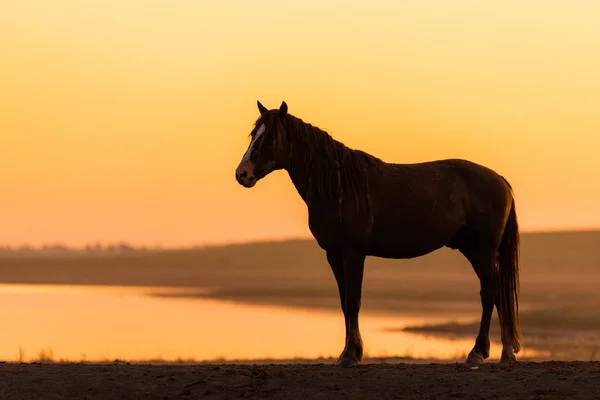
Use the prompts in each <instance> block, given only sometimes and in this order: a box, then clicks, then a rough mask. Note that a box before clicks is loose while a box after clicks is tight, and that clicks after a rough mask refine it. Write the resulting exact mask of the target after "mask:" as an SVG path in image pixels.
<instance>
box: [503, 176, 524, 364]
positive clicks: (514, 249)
mask: <svg viewBox="0 0 600 400" xmlns="http://www.w3.org/2000/svg"><path fill="white" fill-rule="evenodd" d="M507 183H508V182H507ZM508 186H509V187H510V184H509V185H508ZM511 189H512V188H511ZM511 192H512V190H511ZM498 268H499V277H500V287H499V289H500V309H499V310H498V312H499V314H500V318H501V319H500V321H501V322H502V327H501V329H502V333H503V334H502V336H503V338H504V339H505V340H506V341H507V343H506V344H510V345H512V348H513V351H514V352H515V353H518V352H519V350H521V340H522V335H521V328H520V324H519V224H518V222H517V213H516V210H515V199H514V196H513V197H512V205H511V207H510V214H509V215H508V221H507V222H506V226H505V228H504V234H503V236H502V241H501V242H500V248H499V249H498Z"/></svg>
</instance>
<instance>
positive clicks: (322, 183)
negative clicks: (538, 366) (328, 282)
mask: <svg viewBox="0 0 600 400" xmlns="http://www.w3.org/2000/svg"><path fill="white" fill-rule="evenodd" d="M257 105H258V110H259V112H260V115H259V117H258V119H257V120H256V122H255V124H254V126H253V128H252V130H251V132H250V135H249V136H250V139H249V140H250V144H249V146H248V148H247V150H246V152H245V153H244V155H243V157H242V159H241V161H240V163H239V166H238V167H237V169H236V171H235V175H236V180H237V182H238V183H239V184H240V185H242V186H244V187H246V188H252V187H254V186H255V185H256V183H257V182H258V181H259V180H261V179H262V178H264V177H266V176H267V175H269V174H270V173H271V172H273V171H275V170H285V171H287V173H288V174H289V177H290V179H291V181H292V183H293V185H294V186H295V188H296V190H297V191H298V194H299V195H300V197H301V198H302V199H303V200H304V202H305V203H306V206H307V208H308V226H309V229H310V232H311V233H312V235H313V236H314V238H315V240H316V242H317V243H318V245H319V246H320V247H321V248H322V249H323V250H324V251H325V256H326V259H327V262H328V264H329V266H330V267H331V270H332V272H333V275H334V277H335V280H336V283H337V287H338V291H339V297H340V303H341V308H342V312H343V314H344V321H345V326H346V339H345V347H344V349H343V351H342V353H341V354H340V356H339V358H338V360H337V362H336V365H338V366H340V367H354V366H357V365H359V364H360V363H361V362H362V359H363V340H362V337H361V334H360V329H359V324H358V322H359V321H358V316H359V311H360V308H361V296H362V281H363V272H364V262H365V258H366V257H367V256H373V257H383V258H391V259H410V258H414V257H420V256H423V255H426V254H428V253H430V252H433V251H435V250H437V249H440V248H442V247H448V248H451V249H453V250H458V251H459V252H460V253H461V254H462V255H463V256H464V257H465V258H466V259H467V260H468V261H469V263H470V264H471V265H472V267H473V270H474V271H475V274H476V275H477V277H478V278H479V281H480V291H479V295H480V300H481V308H482V313H481V321H480V325H479V332H478V335H477V337H476V339H475V345H474V346H473V348H472V349H471V351H470V352H469V354H468V356H467V358H466V360H465V363H466V364H467V365H476V364H481V363H483V362H484V360H485V359H487V358H488V357H489V350H490V339H489V330H490V323H491V318H492V313H493V311H494V306H495V307H496V309H497V311H498V319H499V322H500V327H501V342H502V353H501V358H500V361H499V362H500V363H501V364H512V363H516V362H517V358H516V356H515V354H517V353H518V352H519V350H520V349H521V341H522V335H521V330H520V324H519V299H518V296H519V225H518V222H517V214H516V209H515V198H514V192H513V188H512V186H511V185H510V184H509V182H508V181H507V180H506V179H505V178H504V177H503V176H501V175H499V174H498V173H497V172H495V171H493V170H492V169H489V168H487V167H485V166H483V165H479V164H476V163H474V162H471V161H468V160H464V159H444V160H436V161H426V162H420V163H413V164H398V163H388V162H385V161H383V160H381V159H380V158H377V157H375V156H373V155H371V154H368V153H366V152H364V151H361V150H358V149H351V148H349V147H347V146H346V145H345V144H343V143H341V142H339V141H337V140H335V139H334V138H333V137H332V136H331V135H329V134H328V133H327V132H325V131H323V130H321V129H320V128H318V127H316V126H313V125H311V124H309V123H306V122H304V121H303V120H302V119H300V118H298V117H295V116H293V115H291V114H289V113H288V106H287V104H286V103H285V101H283V102H282V103H281V106H280V107H279V109H272V110H268V109H267V108H266V107H264V106H263V105H262V104H261V103H260V101H257Z"/></svg>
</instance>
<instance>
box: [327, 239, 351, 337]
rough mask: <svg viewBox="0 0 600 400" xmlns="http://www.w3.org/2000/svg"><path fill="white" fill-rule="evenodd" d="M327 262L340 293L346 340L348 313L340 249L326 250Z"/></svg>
mask: <svg viewBox="0 0 600 400" xmlns="http://www.w3.org/2000/svg"><path fill="white" fill-rule="evenodd" d="M326 254H327V262H328V263H329V266H330V267H331V271H333V275H334V276H335V281H336V283H337V287H338V292H339V294H340V305H341V307H342V312H343V313H344V325H345V329H346V333H345V334H346V340H348V314H346V286H345V281H344V258H343V256H342V252H341V251H333V250H328V251H327V253H326Z"/></svg>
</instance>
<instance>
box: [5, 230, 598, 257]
mask: <svg viewBox="0 0 600 400" xmlns="http://www.w3.org/2000/svg"><path fill="white" fill-rule="evenodd" d="M593 232H600V227H582V228H549V229H523V230H521V232H520V233H521V234H522V235H537V234H561V233H593ZM298 240H302V241H310V240H315V239H314V237H312V236H310V235H306V236H284V237H272V238H261V239H254V240H232V241H214V242H213V241H206V242H204V243H197V244H187V245H173V246H164V245H162V244H160V243H158V244H157V243H156V242H155V243H154V244H132V243H130V242H127V241H125V240H116V241H113V242H110V241H101V240H93V241H89V242H87V243H86V244H84V245H79V246H76V245H69V244H65V243H63V242H60V241H57V242H42V243H41V244H38V245H32V244H29V243H21V244H17V245H8V244H1V243H0V251H2V250H4V251H44V250H47V251H51V250H58V249H62V250H65V251H91V250H92V249H93V248H94V246H97V245H100V247H99V248H98V247H96V248H97V249H98V250H101V251H103V252H107V251H111V250H113V251H114V250H117V251H118V249H119V248H121V250H124V251H142V250H145V251H173V250H190V249H201V248H210V247H226V246H236V245H251V244H268V243H281V242H288V241H298Z"/></svg>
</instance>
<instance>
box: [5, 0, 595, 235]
mask: <svg viewBox="0 0 600 400" xmlns="http://www.w3.org/2000/svg"><path fill="white" fill-rule="evenodd" d="M598 21H600V3H598V2H596V1H592V0H589V1H573V0H571V1H567V0H565V1H549V0H546V1H542V0H536V1H533V0H531V1H526V2H523V1H517V0H508V1H504V2H494V3H492V2H480V1H461V0H458V1H442V0H439V1H430V0H422V1H391V0H387V1H383V0H375V1H373V0H369V1H351V2H348V1H341V0H339V1H338V0H332V1H328V2H324V1H323V2H322V0H318V1H316V0H303V1H295V2H288V1H282V0H279V1H243V0H231V1H226V0H224V1H197V0H196V1H194V0H179V1H167V0H148V1H133V0H86V1H79V0H63V1H54V2H49V1H42V0H38V1H27V0H20V1H9V0H0V52H1V53H0V54H1V61H0V243H2V244H12V245H17V244H21V243H30V244H32V245H39V244H41V243H44V242H62V243H67V244H71V245H82V244H85V243H86V242H88V241H95V240H100V241H104V242H106V241H110V242H114V241H119V240H124V241H128V242H131V243H134V244H148V245H154V244H161V245H162V246H185V245H191V244H202V243H217V242H228V241H246V240H259V239H270V238H284V237H297V236H308V235H309V234H310V233H309V231H308V227H307V220H306V219H307V212H306V208H305V205H304V203H303V202H302V200H301V199H300V197H299V196H298V195H297V193H296V192H295V189H294V188H293V186H292V184H291V182H290V181H289V178H288V176H287V174H286V173H285V172H276V173H274V174H273V175H272V176H269V177H268V178H266V179H265V180H263V181H261V182H259V184H258V185H257V186H256V187H254V188H253V189H251V190H248V189H244V188H242V187H241V186H240V185H238V184H237V182H236V181H235V179H234V170H235V168H236V166H237V164H238V162H239V160H240V158H241V157H242V155H243V153H244V152H245V150H246V147H247V145H248V137H247V136H248V133H249V132H250V129H251V127H252V124H253V123H254V121H255V119H256V118H257V116H258V111H257V108H256V100H257V99H259V100H260V101H261V102H262V103H263V104H265V105H266V106H268V107H270V108H274V107H277V106H279V104H280V103H281V101H282V100H285V101H286V102H287V103H288V106H289V112H290V113H291V114H293V115H296V116H298V117H300V118H302V119H304V120H306V121H308V122H311V123H314V124H315V125H317V126H319V127H321V128H323V129H325V130H327V131H328V132H330V133H331V134H332V135H333V136H334V137H335V138H337V139H339V140H341V141H343V142H344V143H346V144H347V145H349V146H351V147H355V148H361V149H363V150H366V151H369V152H371V153H373V154H375V155H377V156H379V157H381V158H383V159H384V160H386V161H396V162H415V161H425V160H430V159H437V158H450V157H463V158H468V159H471V160H473V161H476V162H480V163H483V164H485V165H487V166H489V167H491V168H494V169H496V170H497V171H498V172H499V173H501V174H502V175H504V176H505V177H507V178H508V180H509V181H510V182H511V183H512V184H513V186H514V188H515V191H516V196H517V211H518V213H519V218H520V223H521V226H522V228H523V230H524V231H531V230H549V229H552V230H554V229H578V228H594V227H600V208H599V207H598V205H600V178H599V177H598V176H597V175H598V173H599V172H600V154H599V150H600V72H599V71H600V23H598Z"/></svg>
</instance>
